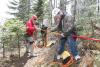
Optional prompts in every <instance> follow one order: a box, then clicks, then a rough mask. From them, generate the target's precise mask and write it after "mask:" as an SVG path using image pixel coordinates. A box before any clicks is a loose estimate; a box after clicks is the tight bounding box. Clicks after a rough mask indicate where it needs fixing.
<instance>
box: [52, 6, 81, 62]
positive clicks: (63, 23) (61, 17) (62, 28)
mask: <svg viewBox="0 0 100 67" xmlns="http://www.w3.org/2000/svg"><path fill="white" fill-rule="evenodd" d="M52 15H53V17H54V21H55V23H56V26H55V28H54V29H52V31H58V32H60V35H61V38H60V48H59V50H58V56H57V58H60V54H62V53H63V51H64V48H65V43H67V44H68V45H67V46H68V47H69V49H70V51H71V53H72V55H73V56H74V58H75V59H76V60H77V59H79V58H80V56H79V54H78V50H77V47H76V38H75V37H73V36H72V35H73V34H76V33H75V32H74V25H73V23H72V22H73V19H72V18H73V16H72V15H70V14H68V13H67V12H64V11H62V10H60V9H59V8H54V9H53V11H52Z"/></svg>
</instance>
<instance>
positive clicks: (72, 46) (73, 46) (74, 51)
mask: <svg viewBox="0 0 100 67" xmlns="http://www.w3.org/2000/svg"><path fill="white" fill-rule="evenodd" d="M60 40H61V43H60V49H59V51H58V54H61V53H62V52H63V51H64V47H65V43H67V44H68V48H69V49H70V51H71V53H72V55H73V56H76V55H78V50H77V45H76V41H75V40H74V39H73V38H72V37H71V36H69V37H68V38H67V37H66V38H61V39H60Z"/></svg>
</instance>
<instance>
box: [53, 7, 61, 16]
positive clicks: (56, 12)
mask: <svg viewBox="0 0 100 67" xmlns="http://www.w3.org/2000/svg"><path fill="white" fill-rule="evenodd" d="M58 12H60V9H59V8H54V9H53V10H52V16H56V15H57V14H58Z"/></svg>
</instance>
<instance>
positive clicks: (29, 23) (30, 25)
mask: <svg viewBox="0 0 100 67" xmlns="http://www.w3.org/2000/svg"><path fill="white" fill-rule="evenodd" d="M33 19H36V18H35V17H34V16H33V17H32V18H31V19H29V21H27V22H26V34H28V35H29V36H32V35H33V33H34V32H35V31H36V27H35V24H34V23H33V22H32V20H33Z"/></svg>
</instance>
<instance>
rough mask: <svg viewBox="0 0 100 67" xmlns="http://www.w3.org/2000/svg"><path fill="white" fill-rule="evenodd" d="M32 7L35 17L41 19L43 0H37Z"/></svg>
mask: <svg viewBox="0 0 100 67" xmlns="http://www.w3.org/2000/svg"><path fill="white" fill-rule="evenodd" d="M33 9H34V12H35V13H36V15H37V17H38V18H39V19H42V20H43V10H44V1H43V0H37V2H36V4H35V6H34V7H33Z"/></svg>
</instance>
